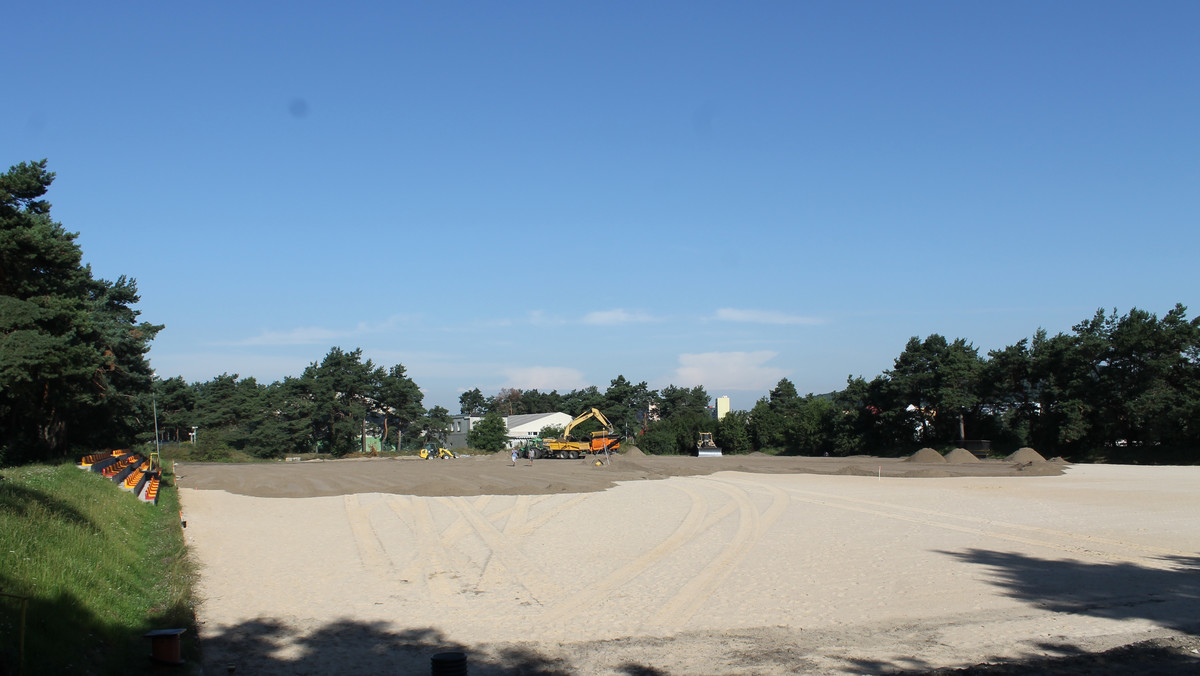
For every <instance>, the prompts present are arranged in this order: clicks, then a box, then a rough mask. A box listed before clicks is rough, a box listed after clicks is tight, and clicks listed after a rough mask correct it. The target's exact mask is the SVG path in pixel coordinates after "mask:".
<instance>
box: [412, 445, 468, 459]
mask: <svg viewBox="0 0 1200 676" xmlns="http://www.w3.org/2000/svg"><path fill="white" fill-rule="evenodd" d="M417 455H419V456H421V459H422V460H429V459H430V458H435V459H438V460H449V459H451V458H457V457H458V456H456V455H454V452H453V451H451V450H450V449H448V448H442V447H441V446H438V445H437V444H425V446H424V447H422V448H421V450H419V451H417Z"/></svg>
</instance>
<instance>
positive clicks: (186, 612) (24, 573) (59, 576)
mask: <svg viewBox="0 0 1200 676" xmlns="http://www.w3.org/2000/svg"><path fill="white" fill-rule="evenodd" d="M0 477H2V478H0V591H3V592H5V593H8V594H18V595H22V596H27V597H29V598H30V600H29V606H28V610H27V615H26V637H25V664H24V669H23V672H24V673H26V674H53V673H71V674H130V673H132V674H137V673H143V672H144V673H150V672H151V671H152V668H151V664H150V660H149V659H148V657H147V656H148V654H149V652H150V641H149V640H148V639H146V638H144V637H143V634H145V633H146V632H147V631H150V630H152V629H162V628H167V627H184V628H186V629H187V630H188V632H187V634H185V635H184V638H185V641H184V657H185V659H187V660H189V661H191V662H195V659H196V656H197V653H196V651H195V648H194V647H193V646H194V645H195V644H194V640H188V639H189V637H190V638H191V639H194V637H195V636H196V632H195V615H194V613H193V610H192V602H191V582H192V578H193V571H192V568H191V565H190V563H189V561H188V558H187V552H186V548H185V545H184V542H183V534H182V533H181V531H180V527H179V518H178V517H179V501H178V495H177V494H176V492H175V490H174V489H173V488H171V487H169V486H167V485H166V484H168V483H171V482H170V481H169V480H170V479H171V477H169V476H167V477H164V479H166V480H165V481H164V482H163V486H162V490H160V493H159V502H158V505H157V506H155V505H151V504H147V503H143V502H141V501H140V500H138V499H137V497H136V496H134V495H133V494H132V493H129V492H126V491H122V490H121V489H120V488H119V487H118V486H117V484H115V483H113V482H112V481H110V480H108V479H105V478H104V477H102V476H100V475H99V474H96V473H93V472H86V471H82V470H80V469H78V468H77V467H75V466H73V465H69V464H64V465H57V466H49V465H33V466H26V467H17V468H9V469H5V470H3V472H0ZM19 618H20V604H19V602H18V601H16V600H14V599H11V598H6V597H0V675H2V674H16V673H18V669H19V640H18V636H19V630H18V624H19Z"/></svg>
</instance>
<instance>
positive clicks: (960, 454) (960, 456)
mask: <svg viewBox="0 0 1200 676" xmlns="http://www.w3.org/2000/svg"><path fill="white" fill-rule="evenodd" d="M946 462H949V463H965V462H979V458H976V457H975V454H974V453H972V452H970V451H968V450H967V449H965V448H956V449H954V450H953V451H950V452H949V453H947V454H946Z"/></svg>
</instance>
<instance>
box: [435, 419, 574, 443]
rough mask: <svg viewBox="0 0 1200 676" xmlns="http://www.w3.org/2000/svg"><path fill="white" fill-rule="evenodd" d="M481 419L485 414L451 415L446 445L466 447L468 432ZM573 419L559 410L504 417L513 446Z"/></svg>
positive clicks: (509, 441) (509, 439)
mask: <svg viewBox="0 0 1200 676" xmlns="http://www.w3.org/2000/svg"><path fill="white" fill-rule="evenodd" d="M480 420H483V416H480V415H452V416H450V429H449V430H448V433H447V434H446V445H447V446H449V447H450V448H466V447H467V433H468V432H470V431H471V428H473V427H474V426H475V425H477V424H479V421H480ZM571 420H572V418H571V416H569V415H567V414H566V413H558V412H555V413H528V414H524V415H510V416H507V417H505V418H504V427H505V428H506V429H508V445H509V447H510V448H511V447H513V446H517V445H519V444H521V443H523V442H525V441H528V440H530V439H533V438H535V437H537V435H538V432H541V431H542V428H543V427H547V426H555V427H566V426H567V424H568V423H570V422H571Z"/></svg>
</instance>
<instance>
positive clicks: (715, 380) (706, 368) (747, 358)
mask: <svg viewBox="0 0 1200 676" xmlns="http://www.w3.org/2000/svg"><path fill="white" fill-rule="evenodd" d="M778 354H779V353H778V352H771V351H769V350H760V351H757V352H705V353H703V354H681V355H679V368H677V369H675V384H676V385H679V386H681V387H693V386H696V385H703V386H704V388H705V389H707V390H709V391H712V390H769V389H771V388H772V387H774V386H775V385H776V384H777V383H778V382H779V379H780V378H783V377H785V376H786V375H787V372H786V371H784V370H783V369H780V368H775V367H773V366H765V365H764V364H765V363H766V362H768V361H770V360H772V359H774V358H775V357H776V356H777V355H778Z"/></svg>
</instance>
